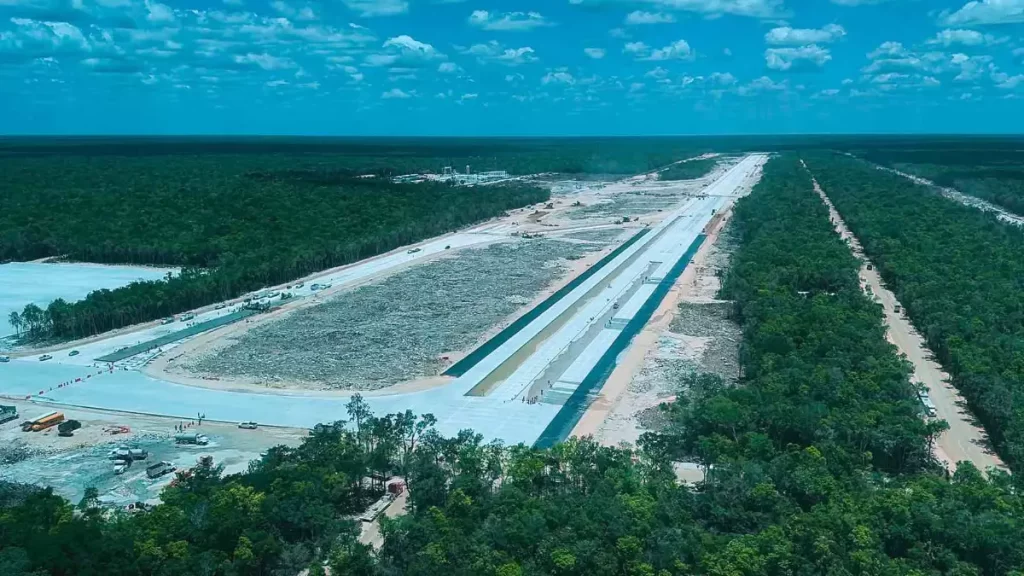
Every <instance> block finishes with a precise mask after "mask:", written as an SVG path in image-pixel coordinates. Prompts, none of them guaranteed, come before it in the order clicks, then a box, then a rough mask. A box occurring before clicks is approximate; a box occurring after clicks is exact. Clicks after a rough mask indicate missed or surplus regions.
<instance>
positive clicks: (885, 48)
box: [868, 41, 907, 60]
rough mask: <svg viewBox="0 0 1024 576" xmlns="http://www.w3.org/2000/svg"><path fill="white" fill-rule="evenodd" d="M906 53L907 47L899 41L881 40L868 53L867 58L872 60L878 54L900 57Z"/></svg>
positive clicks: (878, 55)
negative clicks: (876, 46)
mask: <svg viewBox="0 0 1024 576" xmlns="http://www.w3.org/2000/svg"><path fill="white" fill-rule="evenodd" d="M906 54H907V49H906V48H904V47H903V44H901V43H899V42H891V41H890V42H882V43H881V44H880V45H879V46H878V48H875V49H874V50H872V51H871V52H869V53H868V58H871V59H872V60H874V59H875V58H878V57H880V56H887V57H894V56H895V57H900V56H905V55H906Z"/></svg>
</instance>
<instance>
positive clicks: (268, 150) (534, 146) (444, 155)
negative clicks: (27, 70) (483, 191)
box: [0, 138, 743, 175]
mask: <svg viewBox="0 0 1024 576" xmlns="http://www.w3.org/2000/svg"><path fill="white" fill-rule="evenodd" d="M714 144H715V141H713V140H709V139H705V138H693V139H687V138H419V139H400V138H397V139H395V138H360V139H344V138H339V139H330V138H324V139H318V138H293V139H287V138H237V139H221V138H218V139H203V138H133V139H123V138H110V139H104V138H67V139H40V140H35V139H8V140H4V139H2V138H0V165H3V164H4V163H5V162H6V161H7V160H6V159H5V157H6V158H8V159H11V160H25V159H28V158H40V159H46V161H47V162H50V163H51V166H56V165H60V164H62V163H63V162H64V161H66V160H68V159H71V158H75V157H76V156H81V157H86V158H92V159H98V158H104V157H108V158H111V159H123V158H129V157H136V158H143V157H148V158H150V159H151V160H154V161H161V160H162V161H168V160H170V161H175V160H177V159H181V158H185V157H196V158H207V159H210V160H212V161H214V162H217V163H220V162H225V163H228V164H238V163H239V162H246V163H251V164H253V165H260V164H263V163H267V164H269V165H270V166H279V167H288V168H298V169H312V168H320V167H327V168H329V169H331V170H348V171H354V172H358V173H360V174H366V173H379V174H388V175H395V174H408V173H413V172H434V173H440V172H441V170H442V169H443V168H444V167H445V166H453V167H454V168H455V169H456V170H459V171H460V172H461V171H462V170H463V169H464V167H465V166H467V165H469V166H470V168H471V169H472V170H473V171H475V172H479V171H483V170H507V171H508V172H509V173H511V174H536V173H540V172H558V173H565V174H587V173H589V174H638V173H641V172H647V171H650V170H654V169H656V168H661V167H663V166H666V165H667V164H670V163H672V162H675V161H677V160H680V159H683V158H690V157H693V156H698V155H700V154H702V153H704V152H709V151H712V150H714V148H713V146H714ZM740 144H743V143H742V142H731V143H730V144H729V146H730V149H736V148H735V146H736V145H740ZM739 149H740V150H742V148H739ZM54 163H55V164H54Z"/></svg>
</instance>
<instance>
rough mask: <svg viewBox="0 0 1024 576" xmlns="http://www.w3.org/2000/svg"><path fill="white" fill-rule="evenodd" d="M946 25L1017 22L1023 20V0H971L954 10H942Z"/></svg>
mask: <svg viewBox="0 0 1024 576" xmlns="http://www.w3.org/2000/svg"><path fill="white" fill-rule="evenodd" d="M940 20H941V21H942V22H943V23H944V24H945V25H947V26H980V25H985V24H1019V23H1021V22H1024V0H980V1H979V0H971V1H970V2H968V3H966V4H964V5H963V7H962V8H960V9H959V10H957V11H956V12H953V13H949V12H948V11H947V12H943V13H942V15H941V17H940Z"/></svg>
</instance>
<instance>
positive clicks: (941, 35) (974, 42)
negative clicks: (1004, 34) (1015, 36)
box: [927, 29, 1006, 46]
mask: <svg viewBox="0 0 1024 576" xmlns="http://www.w3.org/2000/svg"><path fill="white" fill-rule="evenodd" d="M1005 40H1006V39H1005V38H996V37H995V36H993V35H992V34H982V33H981V32H978V31H976V30H963V29H957V30H954V29H946V30H942V31H941V32H938V33H937V34H935V38H932V39H930V40H928V42H927V43H928V44H941V45H943V46H953V45H954V44H960V45H963V46H989V45H992V44H998V43H1000V42H1003V41H1005Z"/></svg>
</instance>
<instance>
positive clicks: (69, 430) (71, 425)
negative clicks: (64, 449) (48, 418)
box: [57, 420, 82, 438]
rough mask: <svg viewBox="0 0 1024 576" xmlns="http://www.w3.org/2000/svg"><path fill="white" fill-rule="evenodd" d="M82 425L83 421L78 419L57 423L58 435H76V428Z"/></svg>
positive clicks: (66, 436)
mask: <svg viewBox="0 0 1024 576" xmlns="http://www.w3.org/2000/svg"><path fill="white" fill-rule="evenodd" d="M81 427H82V423H81V422H79V421H78V420H65V421H64V422H61V423H60V424H58V425H57V436H63V437H65V438H69V437H71V436H74V434H75V430H78V429H79V428H81Z"/></svg>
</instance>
